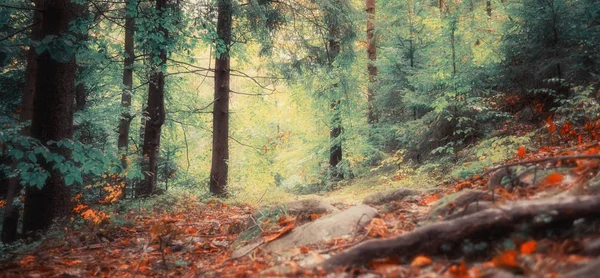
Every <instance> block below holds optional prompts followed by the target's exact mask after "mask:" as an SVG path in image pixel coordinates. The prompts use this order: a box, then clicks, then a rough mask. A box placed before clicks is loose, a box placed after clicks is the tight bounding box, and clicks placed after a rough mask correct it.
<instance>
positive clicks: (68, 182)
mask: <svg viewBox="0 0 600 278" xmlns="http://www.w3.org/2000/svg"><path fill="white" fill-rule="evenodd" d="M74 181H75V178H74V177H73V176H72V175H67V176H65V184H66V185H67V186H71V185H72V184H73V182H74Z"/></svg>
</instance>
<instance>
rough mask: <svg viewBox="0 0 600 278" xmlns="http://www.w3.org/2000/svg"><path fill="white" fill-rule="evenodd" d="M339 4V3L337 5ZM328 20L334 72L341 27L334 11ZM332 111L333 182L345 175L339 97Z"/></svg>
mask: <svg viewBox="0 0 600 278" xmlns="http://www.w3.org/2000/svg"><path fill="white" fill-rule="evenodd" d="M335 4H338V5H339V3H335ZM325 16H326V18H325V21H326V23H327V28H328V29H329V30H328V35H329V37H328V53H327V56H328V63H329V65H328V66H329V68H330V69H331V70H333V63H334V61H335V59H336V58H337V56H338V54H339V53H340V47H341V42H340V35H341V31H340V27H339V26H338V24H337V22H336V20H335V19H334V18H335V17H336V16H337V15H336V14H335V11H334V10H331V8H327V9H326V15H325ZM333 87H334V88H337V84H334V86H333ZM329 106H330V109H331V113H332V118H331V127H330V129H329V142H330V150H329V168H330V176H331V179H332V180H340V179H343V178H344V173H343V171H342V170H341V169H340V167H339V164H340V162H341V161H342V158H343V156H342V132H343V127H342V116H341V114H340V113H341V111H340V100H339V99H338V98H337V97H333V96H332V100H331V103H330V105H329Z"/></svg>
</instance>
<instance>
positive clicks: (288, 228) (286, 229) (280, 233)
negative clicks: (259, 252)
mask: <svg viewBox="0 0 600 278" xmlns="http://www.w3.org/2000/svg"><path fill="white" fill-rule="evenodd" d="M293 229H294V224H289V225H287V226H285V227H283V228H282V229H280V230H279V231H277V233H276V234H273V235H268V236H265V243H267V242H271V241H273V240H276V239H278V238H279V237H281V236H283V235H285V234H287V233H289V232H290V231H291V230H293Z"/></svg>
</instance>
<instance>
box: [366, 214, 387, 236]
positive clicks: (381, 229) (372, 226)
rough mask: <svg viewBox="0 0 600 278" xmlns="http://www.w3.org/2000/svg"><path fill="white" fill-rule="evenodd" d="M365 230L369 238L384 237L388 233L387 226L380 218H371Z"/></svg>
mask: <svg viewBox="0 0 600 278" xmlns="http://www.w3.org/2000/svg"><path fill="white" fill-rule="evenodd" d="M366 229H367V231H369V236H370V237H386V236H387V235H388V233H389V231H388V228H387V224H386V223H385V221H383V219H381V218H373V220H371V223H369V225H368V226H367V228H366Z"/></svg>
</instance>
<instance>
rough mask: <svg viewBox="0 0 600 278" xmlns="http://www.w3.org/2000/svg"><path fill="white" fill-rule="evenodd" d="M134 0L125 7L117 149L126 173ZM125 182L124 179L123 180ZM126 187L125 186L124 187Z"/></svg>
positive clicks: (131, 80)
mask: <svg viewBox="0 0 600 278" xmlns="http://www.w3.org/2000/svg"><path fill="white" fill-rule="evenodd" d="M134 4H135V1H134V0H129V1H127V4H126V7H125V14H126V16H125V64H124V67H123V87H124V88H123V94H122V95H121V107H122V109H123V113H122V114H121V121H120V122H119V138H118V142H117V147H118V148H119V153H120V155H121V166H123V170H124V171H127V152H128V149H129V127H130V125H131V120H132V119H133V115H131V111H130V109H131V94H132V89H133V62H134V60H135V53H134V48H133V36H134V32H135V17H133V16H132V15H131V12H132V11H134V10H135V9H136V6H135V5H134ZM123 182H124V183H125V182H126V179H123ZM125 186H126V185H125Z"/></svg>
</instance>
